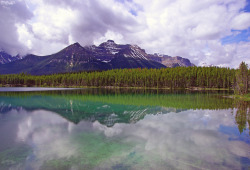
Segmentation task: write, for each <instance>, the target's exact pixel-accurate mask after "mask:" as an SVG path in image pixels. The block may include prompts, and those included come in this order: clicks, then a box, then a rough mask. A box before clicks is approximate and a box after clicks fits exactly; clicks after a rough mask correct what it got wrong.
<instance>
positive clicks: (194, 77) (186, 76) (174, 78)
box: [0, 67, 250, 91]
mask: <svg viewBox="0 0 250 170" xmlns="http://www.w3.org/2000/svg"><path fill="white" fill-rule="evenodd" d="M238 70H239V69H231V68H220V67H176V68H162V69H146V68H143V69H141V68H136V69H115V70H108V71H101V72H100V71H95V72H78V73H66V74H52V75H41V76H34V75H29V74H25V73H21V74H9V75H0V86H39V87H59V86H60V87H69V86H78V87H80V86H88V87H91V86H92V87H93V86H94V87H110V86H112V87H141V88H171V89H178V88H194V87H200V88H226V89H233V88H235V87H237V80H238V79H240V80H241V81H242V82H243V84H244V87H245V86H247V87H248V86H249V85H246V82H247V84H248V83H249V81H248V80H249V79H248V80H245V79H247V78H248V77H249V75H250V70H248V68H247V69H245V67H244V69H243V71H244V76H241V78H239V75H242V74H240V73H238ZM245 74H247V76H245ZM237 75H238V77H237ZM243 79H244V81H243ZM238 87H242V83H241V84H240V85H238ZM241 91H242V90H241Z"/></svg>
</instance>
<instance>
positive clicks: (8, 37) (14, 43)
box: [0, 0, 32, 54]
mask: <svg viewBox="0 0 250 170" xmlns="http://www.w3.org/2000/svg"><path fill="white" fill-rule="evenodd" d="M0 16H1V17H0V25H1V26H0V32H1V34H0V48H1V49H2V50H5V51H7V52H9V53H11V54H16V53H17V52H24V51H26V49H25V45H24V44H22V43H21V42H19V41H18V32H17V26H16V24H18V23H25V22H26V21H27V20H29V19H30V18H31V17H32V13H31V12H30V11H29V10H28V8H27V6H26V5H25V2H24V1H10V0H2V1H0Z"/></svg>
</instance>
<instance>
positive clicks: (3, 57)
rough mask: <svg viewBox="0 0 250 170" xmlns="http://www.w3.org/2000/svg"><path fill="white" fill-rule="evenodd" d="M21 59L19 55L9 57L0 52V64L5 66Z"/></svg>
mask: <svg viewBox="0 0 250 170" xmlns="http://www.w3.org/2000/svg"><path fill="white" fill-rule="evenodd" d="M19 59H21V57H20V56H19V55H17V56H11V55H10V54H8V53H6V52H4V51H0V64H7V63H10V62H13V61H16V60H19Z"/></svg>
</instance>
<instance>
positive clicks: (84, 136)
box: [0, 89, 250, 169]
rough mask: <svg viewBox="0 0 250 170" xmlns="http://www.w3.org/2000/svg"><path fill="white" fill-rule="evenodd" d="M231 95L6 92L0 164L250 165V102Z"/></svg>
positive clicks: (0, 108) (0, 113) (1, 102)
mask: <svg viewBox="0 0 250 170" xmlns="http://www.w3.org/2000/svg"><path fill="white" fill-rule="evenodd" d="M22 91H25V89H24V90H22ZM228 95H229V94H228V93H226V92H220V93H218V92H209V93H208V92H185V91H174V92H170V91H146V92H145V91H137V90H133V91H131V90H105V89H83V90H67V91H62V90H61V91H43V92H41V91H39V92H38V91H33V92H20V91H15V92H1V93H0V136H1V140H0V169H248V168H249V167H250V149H249V148H250V136H249V123H250V116H249V110H250V109H249V107H250V105H249V102H243V101H235V100H233V99H230V98H227V97H226V96H228Z"/></svg>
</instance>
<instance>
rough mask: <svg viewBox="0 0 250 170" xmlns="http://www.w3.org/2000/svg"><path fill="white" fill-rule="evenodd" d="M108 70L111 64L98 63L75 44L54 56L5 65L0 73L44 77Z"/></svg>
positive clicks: (32, 58) (29, 58)
mask: <svg viewBox="0 0 250 170" xmlns="http://www.w3.org/2000/svg"><path fill="white" fill-rule="evenodd" d="M107 69H110V65H109V64H107V63H104V62H101V61H98V60H97V59H95V58H94V56H93V55H92V53H91V52H90V51H89V50H87V49H85V48H84V47H82V46H81V45H80V44H79V43H75V44H72V45H70V46H68V47H66V48H64V49H63V50H61V51H59V52H58V53H55V54H52V55H48V56H36V55H33V54H30V55H27V56H26V57H25V58H24V59H22V60H17V61H14V62H11V63H8V64H4V65H2V66H1V67H0V73H1V74H16V73H21V72H25V73H28V74H32V75H43V74H54V73H66V72H76V71H83V70H85V71H90V70H107Z"/></svg>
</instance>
